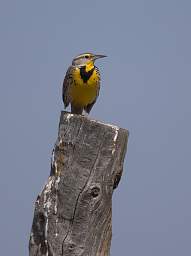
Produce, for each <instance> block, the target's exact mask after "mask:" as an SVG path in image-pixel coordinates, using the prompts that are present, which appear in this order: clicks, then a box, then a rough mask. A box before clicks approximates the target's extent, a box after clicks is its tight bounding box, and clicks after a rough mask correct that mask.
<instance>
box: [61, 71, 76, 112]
mask: <svg viewBox="0 0 191 256" xmlns="http://www.w3.org/2000/svg"><path fill="white" fill-rule="evenodd" d="M73 71H74V66H70V67H69V68H68V70H67V72H66V75H65V78H64V81H63V87H62V99H63V102H64V106H65V108H66V107H67V106H68V105H69V103H70V92H69V90H70V86H71V85H72V83H73V78H72V73H73Z"/></svg>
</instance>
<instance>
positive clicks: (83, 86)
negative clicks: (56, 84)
mask: <svg viewBox="0 0 191 256" xmlns="http://www.w3.org/2000/svg"><path fill="white" fill-rule="evenodd" d="M73 80H74V83H73V85H72V86H71V88H70V99H71V103H72V104H73V105H75V106H79V107H84V106H87V105H88V104H90V103H92V102H93V101H94V100H95V99H96V97H97V95H98V90H99V76H98V74H97V72H96V70H95V69H94V71H93V73H92V75H91V76H90V78H89V79H88V80H87V82H84V81H83V79H82V78H81V75H80V69H79V68H76V69H75V70H74V72H73Z"/></svg>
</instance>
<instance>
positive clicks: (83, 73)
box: [62, 53, 107, 115]
mask: <svg viewBox="0 0 191 256" xmlns="http://www.w3.org/2000/svg"><path fill="white" fill-rule="evenodd" d="M104 57H107V56H106V55H101V54H93V53H82V54H80V55H78V56H76V57H75V58H74V59H73V61H72V65H71V66H69V68H68V70H67V72H66V75H65V78H64V81H63V87H62V99H63V103H64V107H65V108H66V107H68V105H69V104H70V105H71V113H72V114H79V115H81V114H82V113H83V110H85V112H87V113H88V114H89V113H90V111H91V109H92V107H93V105H94V104H95V102H96V100H97V97H98V95H99V90H100V72H99V69H98V68H97V67H96V66H95V61H96V60H97V59H100V58H104Z"/></svg>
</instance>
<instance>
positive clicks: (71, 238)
mask: <svg viewBox="0 0 191 256" xmlns="http://www.w3.org/2000/svg"><path fill="white" fill-rule="evenodd" d="M127 139H128V131H127V130H124V129H121V128H118V127H116V126H114V125H109V124H104V123H101V122H98V121H95V120H91V119H89V118H87V117H85V116H81V115H73V114H70V113H67V112H61V117H60V124H59V132H58V139H57V141H56V143H55V147H54V149H53V152H52V162H51V173H50V177H49V178H48V181H47V183H46V185H45V187H44V189H43V191H42V192H41V193H40V194H39V195H38V197H37V200H36V202H35V211H34V219H33V224H32V230H31V235H30V241H29V254H30V256H43V255H46V256H61V255H62V256H63V255H64V256H69V255H70V256H82V255H83V256H107V255H109V250H110V243H111V236H112V222H111V213H112V194H113V191H114V189H115V188H116V187H117V185H118V183H119V181H120V178H121V175H122V171H123V161H124V157H125V153H126V147H127Z"/></svg>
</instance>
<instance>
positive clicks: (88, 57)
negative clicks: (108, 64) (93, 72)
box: [72, 53, 106, 69]
mask: <svg viewBox="0 0 191 256" xmlns="http://www.w3.org/2000/svg"><path fill="white" fill-rule="evenodd" d="M104 57H106V56H105V55H101V54H93V53H83V54H80V55H78V56H76V57H75V58H74V59H73V61H72V65H73V66H78V67H82V66H87V67H89V68H90V69H91V67H94V62H95V60H97V59H100V58H104Z"/></svg>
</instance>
